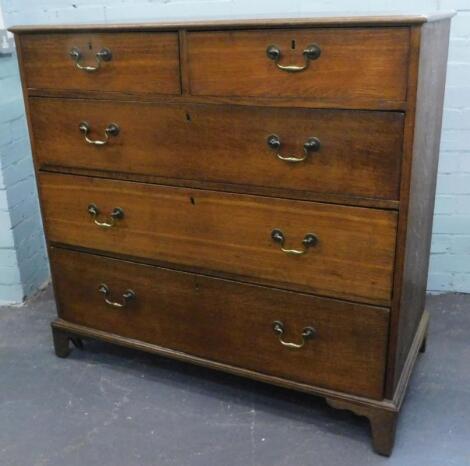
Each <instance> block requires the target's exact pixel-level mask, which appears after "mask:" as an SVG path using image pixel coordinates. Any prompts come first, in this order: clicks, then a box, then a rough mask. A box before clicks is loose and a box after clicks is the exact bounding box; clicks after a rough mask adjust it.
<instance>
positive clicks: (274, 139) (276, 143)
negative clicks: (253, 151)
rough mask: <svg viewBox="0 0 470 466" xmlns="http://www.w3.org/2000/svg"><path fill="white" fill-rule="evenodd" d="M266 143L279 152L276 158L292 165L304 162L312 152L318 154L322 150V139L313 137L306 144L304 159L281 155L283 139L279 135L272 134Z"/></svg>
mask: <svg viewBox="0 0 470 466" xmlns="http://www.w3.org/2000/svg"><path fill="white" fill-rule="evenodd" d="M266 143H267V144H268V146H269V148H270V149H273V150H275V151H277V153H276V157H277V158H278V159H280V160H284V161H285V162H292V163H298V162H303V161H304V160H305V159H306V158H307V157H308V154H309V153H310V152H317V151H318V150H320V139H318V138H315V137H311V138H308V139H307V141H306V142H305V144H304V155H303V156H302V157H294V156H291V155H281V153H280V152H279V150H280V149H281V145H282V143H281V138H280V137H279V136H278V135H277V134H271V135H269V136H268V139H267V140H266Z"/></svg>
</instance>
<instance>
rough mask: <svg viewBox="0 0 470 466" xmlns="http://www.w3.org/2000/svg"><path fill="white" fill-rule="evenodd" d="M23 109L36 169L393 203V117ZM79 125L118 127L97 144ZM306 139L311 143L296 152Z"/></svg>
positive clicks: (45, 102) (204, 108)
mask: <svg viewBox="0 0 470 466" xmlns="http://www.w3.org/2000/svg"><path fill="white" fill-rule="evenodd" d="M31 109H32V128H33V132H34V138H35V140H36V141H37V145H38V149H37V151H36V157H37V161H38V163H39V165H40V166H41V167H72V168H74V167H75V168H77V167H78V168H87V169H95V170H103V171H107V172H116V171H118V172H122V173H126V174H131V175H132V174H145V175H155V176H159V177H161V178H172V179H174V180H176V179H181V180H182V181H184V180H196V181H200V182H213V183H231V184H237V185H251V186H259V187H264V188H277V189H283V190H286V191H287V190H288V191H290V192H293V191H300V192H306V191H310V192H312V193H320V194H330V195H343V196H351V197H354V198H358V197H362V198H368V199H390V200H398V188H399V177H400V163H401V157H400V154H401V148H402V135H403V114H402V113H395V112H358V111H338V110H299V109H279V108H277V109H267V108H248V107H237V106H233V107H227V106H213V105H178V104H173V105H168V104H148V103H145V104H144V103H135V102H115V101H95V100H93V101H90V100H76V99H60V100H58V99H44V98H33V99H31ZM82 121H87V122H88V123H89V125H90V127H91V133H90V137H91V138H93V139H98V140H103V139H104V138H105V134H104V132H105V128H106V127H107V126H108V125H109V124H110V123H112V122H114V123H116V124H117V125H119V128H120V132H119V134H118V135H117V136H115V137H110V139H109V142H108V144H106V145H104V146H96V145H91V144H87V143H86V141H85V139H84V135H83V133H81V132H80V130H79V124H80V122H82ZM270 135H276V136H278V137H279V140H280V142H281V146H280V147H279V149H272V148H270V147H269V145H268V144H267V140H268V137H269V136H270ZM312 137H315V138H317V139H318V140H319V144H320V147H319V149H318V150H315V151H307V153H305V149H304V145H305V143H306V142H307V141H308V140H309V139H310V138H312ZM277 154H279V155H280V156H281V157H286V156H290V157H296V158H302V157H306V159H305V161H303V162H288V161H284V160H280V159H279V158H278V157H277Z"/></svg>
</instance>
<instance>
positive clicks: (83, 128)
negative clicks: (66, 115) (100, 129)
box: [78, 121, 120, 146]
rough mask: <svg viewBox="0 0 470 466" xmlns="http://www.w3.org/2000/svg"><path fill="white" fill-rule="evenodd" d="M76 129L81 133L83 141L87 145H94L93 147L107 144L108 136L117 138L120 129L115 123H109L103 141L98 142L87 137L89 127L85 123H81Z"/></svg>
mask: <svg viewBox="0 0 470 466" xmlns="http://www.w3.org/2000/svg"><path fill="white" fill-rule="evenodd" d="M78 128H79V130H80V132H81V133H83V135H84V136H85V141H86V142H87V143H88V144H94V145H95V146H104V145H105V144H108V141H109V137H110V136H117V135H118V134H119V131H120V128H119V126H118V125H117V124H116V123H110V124H109V125H108V126H107V127H106V128H105V130H104V137H105V139H104V140H99V139H90V138H89V137H88V133H89V132H90V130H91V126H90V124H89V123H88V122H87V121H81V122H80V124H79V125H78Z"/></svg>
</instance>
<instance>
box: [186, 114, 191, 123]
mask: <svg viewBox="0 0 470 466" xmlns="http://www.w3.org/2000/svg"><path fill="white" fill-rule="evenodd" d="M186 120H188V121H191V115H190V114H189V113H188V112H186Z"/></svg>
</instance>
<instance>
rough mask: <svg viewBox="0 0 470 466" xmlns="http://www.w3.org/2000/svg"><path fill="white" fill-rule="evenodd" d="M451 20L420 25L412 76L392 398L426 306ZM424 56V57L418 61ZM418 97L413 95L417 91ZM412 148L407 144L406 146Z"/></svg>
mask: <svg viewBox="0 0 470 466" xmlns="http://www.w3.org/2000/svg"><path fill="white" fill-rule="evenodd" d="M449 28H450V20H445V21H439V22H435V23H429V24H425V25H424V26H423V27H421V28H420V31H419V35H418V34H416V35H417V37H416V40H418V39H419V58H418V57H416V63H415V68H414V69H413V71H412V73H413V77H414V79H415V81H416V83H415V87H416V90H415V93H416V107H415V108H414V111H413V113H412V115H413V118H412V120H411V121H409V122H408V123H407V124H408V125H409V126H411V128H409V133H408V135H406V134H405V152H406V155H405V161H407V162H408V163H407V164H406V165H405V167H404V169H403V172H404V173H403V178H404V181H405V183H403V185H402V189H401V194H400V196H401V198H402V199H403V200H404V201H405V202H403V205H402V208H401V210H400V222H399V226H398V235H397V249H398V254H397V257H398V258H400V260H399V261H397V264H396V267H395V280H394V281H395V289H396V292H395V294H394V303H393V307H394V312H393V317H392V327H391V328H392V332H391V334H390V347H391V352H390V354H389V356H390V359H389V369H388V370H389V378H390V380H389V383H388V387H389V392H388V393H387V396H393V392H394V391H395V389H396V386H397V383H398V381H399V379H400V376H401V373H402V371H403V367H404V364H405V361H406V359H407V357H408V353H409V351H410V347H411V345H412V342H413V340H414V335H415V333H416V331H417V328H418V325H419V322H420V321H421V317H422V314H423V312H424V306H425V296H426V286H427V280H428V268H429V252H430V248H431V236H432V222H433V213H434V199H435V193H436V178H437V167H438V160H439V146H440V140H441V126H442V110H443V103H444V88H445V79H446V70H447V50H448V44H449ZM418 59H419V61H417V60H418ZM413 95H414V93H413ZM406 146H408V147H406Z"/></svg>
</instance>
